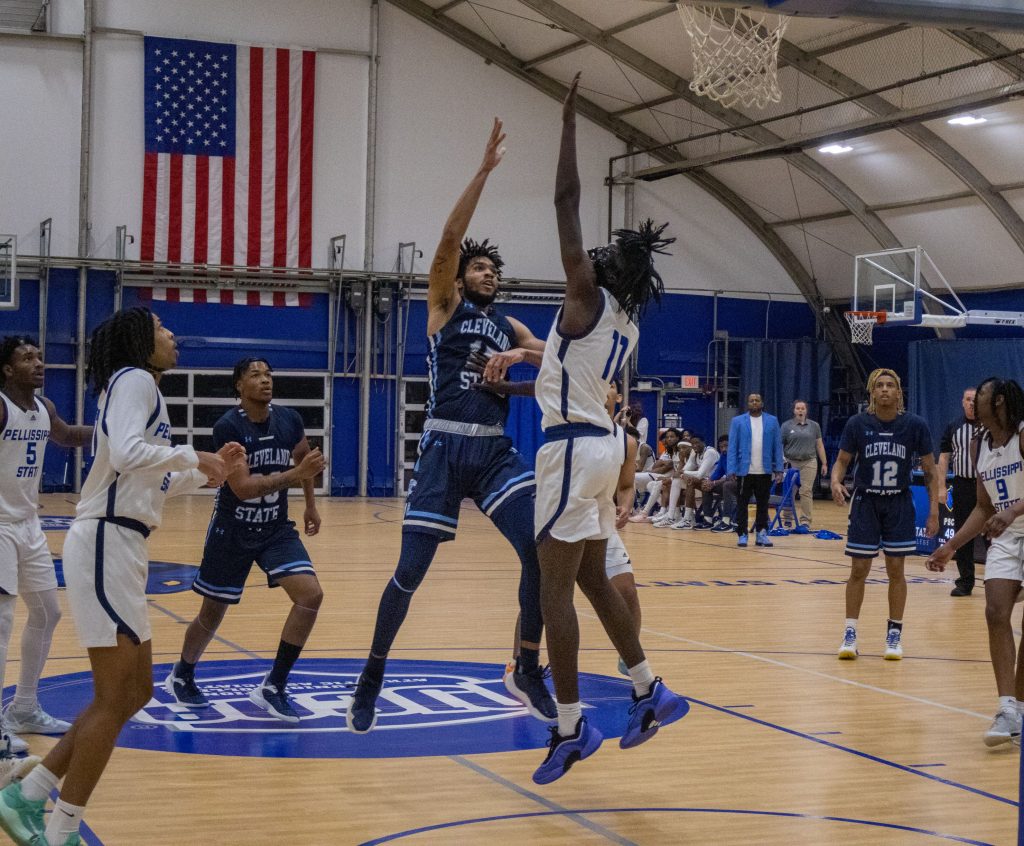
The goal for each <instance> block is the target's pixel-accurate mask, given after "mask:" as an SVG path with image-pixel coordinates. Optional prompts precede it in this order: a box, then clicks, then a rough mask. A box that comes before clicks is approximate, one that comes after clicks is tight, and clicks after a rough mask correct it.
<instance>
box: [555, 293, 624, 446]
mask: <svg viewBox="0 0 1024 846" xmlns="http://www.w3.org/2000/svg"><path fill="white" fill-rule="evenodd" d="M598 290H599V291H600V293H601V297H602V304H601V313H600V315H599V316H598V318H597V323H596V324H595V325H594V327H593V328H592V329H591V330H590V331H589V332H588V333H587V334H586V335H584V336H583V337H581V338H568V337H565V336H564V335H562V334H561V333H560V332H559V331H558V321H559V319H560V318H561V316H562V310H561V309H559V310H558V314H557V315H555V322H554V325H553V326H552V327H551V333H550V334H549V335H548V341H547V345H546V346H545V347H544V360H543V362H542V363H541V368H540V373H539V374H538V375H537V384H536V388H535V390H536V395H537V404H538V405H539V406H540V410H541V415H542V416H541V423H540V425H541V428H543V429H548V428H550V427H552V426H561V425H564V424H566V423H590V424H592V425H594V426H599V427H600V428H602V429H605V430H606V431H608V432H611V431H612V421H611V419H610V418H609V417H608V410H607V409H606V408H605V399H606V397H607V394H608V386H609V385H610V384H611V381H612V379H614V378H615V376H616V375H617V374H618V372H619V371H620V370H621V369H622V365H623V364H624V363H625V361H626V359H627V358H628V356H629V354H630V352H632V350H633V348H634V347H635V346H636V342H637V339H638V338H639V337H640V329H639V328H638V327H637V325H636V324H635V323H633V321H632V320H630V319H629V315H627V314H626V313H625V312H624V311H623V310H622V308H621V307H620V306H619V304H618V302H616V300H615V298H614V297H613V296H612V295H611V294H609V293H608V292H607V291H605V290H604V289H603V288H599V289H598Z"/></svg>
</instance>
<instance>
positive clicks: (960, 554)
mask: <svg viewBox="0 0 1024 846" xmlns="http://www.w3.org/2000/svg"><path fill="white" fill-rule="evenodd" d="M960 404H961V405H962V406H963V409H964V414H963V417H961V418H960V419H959V420H955V421H954V422H952V423H950V424H949V425H948V426H947V427H946V431H945V432H943V434H942V440H941V441H940V442H939V464H938V468H939V481H940V483H942V482H944V481H945V479H946V475H947V473H948V471H952V472H953V523H954V525H955V526H956V530H957V531H958V532H959V531H960V528H961V527H962V526H963V524H964V523H965V522H967V518H968V517H969V516H970V513H971V511H973V510H974V506H975V504H976V502H977V480H976V474H975V472H974V460H973V458H972V457H971V439H972V438H973V437H974V435H975V433H976V432H977V431H978V428H979V426H978V423H977V422H976V421H975V419H974V388H965V389H964V396H963V399H961V400H960ZM956 566H957V569H958V570H959V571H960V577H959V578H958V579H957V580H956V585H955V586H954V587H953V590H952V591H951V592H950V594H949V595H950V596H970V595H971V591H972V590H974V544H973V543H967V544H964V545H963V546H962V547H960V549H958V550H957V551H956Z"/></svg>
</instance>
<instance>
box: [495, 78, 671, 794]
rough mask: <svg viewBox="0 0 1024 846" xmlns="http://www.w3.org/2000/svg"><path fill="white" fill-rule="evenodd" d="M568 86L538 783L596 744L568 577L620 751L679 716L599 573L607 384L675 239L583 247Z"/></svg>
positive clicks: (545, 415)
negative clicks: (584, 702) (619, 717)
mask: <svg viewBox="0 0 1024 846" xmlns="http://www.w3.org/2000/svg"><path fill="white" fill-rule="evenodd" d="M578 85H579V74H577V75H576V78H575V79H574V80H573V82H572V86H571V87H570V89H569V93H568V95H567V96H566V99H565V104H564V106H563V109H562V141H561V147H560V150H559V156H558V172H557V177H556V181H555V216H556V218H557V221H558V239H559V243H560V246H561V252H562V266H563V268H564V270H565V274H566V286H565V302H564V304H563V305H562V308H561V309H560V310H559V312H558V315H557V316H556V317H555V322H554V325H553V326H552V328H551V332H550V334H549V335H548V341H547V344H546V346H545V348H544V354H543V358H542V360H541V364H540V372H539V374H538V376H537V384H536V395H537V403H538V405H539V406H540V409H541V413H542V417H541V427H542V428H543V429H544V437H545V444H544V446H542V447H541V449H540V451H539V452H538V453H537V471H536V472H537V507H536V512H535V520H534V522H535V525H536V531H537V550H538V554H539V556H540V566H541V601H542V609H543V612H544V622H545V625H546V626H547V644H548V658H549V660H550V661H551V673H552V678H553V679H554V683H555V694H556V699H557V707H558V724H557V725H556V726H552V728H551V740H550V742H549V744H548V745H549V748H548V754H547V757H546V758H545V759H544V762H543V763H542V764H541V765H540V767H538V768H537V770H536V772H534V774H533V780H534V781H535V782H537V783H538V784H547V783H549V782H552V781H555V780H556V779H558V778H561V777H562V776H563V775H564V774H565V773H566V772H568V770H569V768H570V767H571V766H572V765H573V764H574V763H576V761H580V760H582V759H584V758H586V757H588V756H590V755H592V754H593V753H594V752H596V751H597V749H598V747H599V746H600V745H601V741H602V736H601V733H600V732H599V731H598V730H597V729H596V728H594V727H593V726H591V725H590V724H589V723H588V722H587V718H586V717H585V716H583V713H582V706H581V704H580V695H579V676H578V664H577V662H578V657H579V655H578V653H579V626H578V623H577V618H576V609H575V606H574V605H573V592H574V589H575V586H576V585H577V584H578V585H579V586H580V589H581V590H582V591H583V593H584V594H585V595H586V597H587V599H588V600H589V601H590V603H591V604H592V605H593V606H594V610H595V611H596V612H597V615H598V617H599V618H600V620H601V624H602V625H603V626H604V628H605V631H606V632H607V633H608V636H609V638H610V639H611V641H612V643H613V644H614V646H615V648H616V649H617V650H618V653H619V655H620V656H621V657H622V659H623V661H624V662H625V663H626V666H627V668H628V672H629V676H630V679H631V680H632V682H633V706H632V708H631V709H630V715H629V719H628V724H627V726H626V730H625V732H624V733H623V735H622V738H621V740H620V741H619V745H620V746H621V747H622V748H624V749H626V748H629V747H632V746H637V745H638V744H640V743H643V742H644V741H646V740H649V739H650V738H652V737H653V736H654V734H655V733H656V732H657V731H658V729H659V728H660V727H661V726H665V725H668V724H669V723H671V722H674V721H675V720H678V719H679V718H680V717H682V716H683V715H684V714H685V713H686V711H687V708H688V706H687V703H686V701H685V700H684V699H683V698H682V697H680V696H677V695H676V694H674V693H673V692H672V691H671V690H669V689H668V688H667V687H666V686H665V685H664V683H663V682H662V681H661V679H660V678H657V677H655V675H654V673H653V671H652V670H651V668H650V666H649V665H648V663H647V659H646V657H645V656H644V651H643V647H642V646H641V645H640V640H639V636H638V633H637V630H636V624H635V622H634V619H633V617H632V615H631V614H630V611H629V608H628V607H627V606H626V603H625V601H624V600H623V598H622V596H621V595H620V594H619V593H618V591H616V589H615V588H614V587H613V586H612V585H611V584H610V582H609V581H608V576H607V573H606V569H605V559H606V548H607V545H608V538H609V537H610V536H611V535H612V534H613V533H614V531H615V530H616V529H617V528H621V527H622V526H623V525H625V523H626V519H627V518H628V517H629V513H630V509H631V505H632V503H631V502H629V501H626V500H624V501H622V502H620V504H619V505H618V507H616V504H615V501H614V496H615V492H616V488H617V486H618V481H619V470H620V468H621V467H622V464H623V461H624V460H625V457H626V448H627V440H626V438H624V437H623V436H622V434H616V431H615V426H614V424H613V423H612V420H611V417H610V416H609V414H608V411H607V410H606V408H605V402H606V398H607V396H608V390H609V386H610V385H611V383H612V381H613V380H614V379H615V378H616V376H617V374H618V373H619V371H620V370H621V369H622V366H623V363H624V362H625V361H626V359H627V357H628V356H629V354H630V352H631V351H632V350H633V348H634V347H635V345H636V342H637V338H638V337H639V334H640V330H639V329H638V327H637V325H636V322H635V321H636V320H637V319H638V318H639V316H640V314H641V313H642V312H643V310H644V307H645V306H646V305H647V304H648V303H649V302H650V300H651V299H656V298H658V297H659V296H660V294H661V290H662V283H661V277H660V276H659V275H658V273H657V271H656V270H655V269H654V264H653V260H652V259H653V254H654V253H657V252H664V248H665V247H666V246H668V245H669V244H670V243H672V241H674V240H675V239H669V238H662V233H663V231H664V229H665V227H664V226H662V227H660V228H655V227H654V226H653V225H652V223H651V221H647V222H646V223H644V224H643V225H642V226H641V228H640V230H639V231H631V230H618V231H617V232H616V233H615V235H616V239H615V241H614V242H612V243H611V244H609V245H608V246H606V247H601V248H598V249H595V250H590V251H589V252H587V251H585V250H584V249H583V238H582V233H581V225H580V215H579V204H580V179H579V173H578V170H577V165H576V91H577V87H578ZM530 360H535V356H531V355H530V354H529V353H528V352H527V351H524V350H514V351H511V352H510V353H506V354H498V355H495V356H492V357H491V360H490V361H489V362H488V365H487V370H486V372H485V378H487V379H488V380H489V381H495V380H498V379H501V378H502V377H503V376H504V374H505V370H506V369H507V368H508V367H509V366H510V365H512V364H515V363H517V362H519V361H530Z"/></svg>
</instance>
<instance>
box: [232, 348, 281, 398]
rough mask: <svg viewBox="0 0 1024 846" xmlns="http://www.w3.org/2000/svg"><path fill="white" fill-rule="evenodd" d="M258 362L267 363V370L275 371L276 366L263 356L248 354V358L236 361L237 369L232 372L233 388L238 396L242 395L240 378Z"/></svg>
mask: <svg viewBox="0 0 1024 846" xmlns="http://www.w3.org/2000/svg"><path fill="white" fill-rule="evenodd" d="M257 362H262V363H263V364H265V365H267V370H269V371H270V372H271V373H273V372H274V368H273V367H271V366H270V362H269V361H267V360H266V359H265V358H262V357H261V356H247V357H246V358H240V359H238V361H236V362H235V369H234V370H233V371H232V373H231V390H232V391H234V394H235V396H236V397H240V396H241V394H240V393H239V392H238V380H239V379H241V378H242V377H243V376H244V375H245V373H246V371H247V370H248V369H249V368H250V367H252V365H254V364H256V363H257Z"/></svg>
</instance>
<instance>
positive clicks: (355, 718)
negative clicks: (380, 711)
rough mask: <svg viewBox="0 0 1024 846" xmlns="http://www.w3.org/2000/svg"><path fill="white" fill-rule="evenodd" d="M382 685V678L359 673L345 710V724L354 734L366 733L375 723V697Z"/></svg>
mask: <svg viewBox="0 0 1024 846" xmlns="http://www.w3.org/2000/svg"><path fill="white" fill-rule="evenodd" d="M383 685H384V679H383V678H379V679H372V678H370V677H368V676H367V675H366V673H361V674H360V675H359V681H358V682H357V683H356V690H355V693H353V694H352V699H351V700H350V701H349V703H348V710H347V711H345V725H347V726H348V730H349V731H351V732H355V733H356V734H366V733H367V732H368V731H371V730H372V729H373V727H374V726H375V725H377V697H378V696H379V695H380V689H381V687H383Z"/></svg>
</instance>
